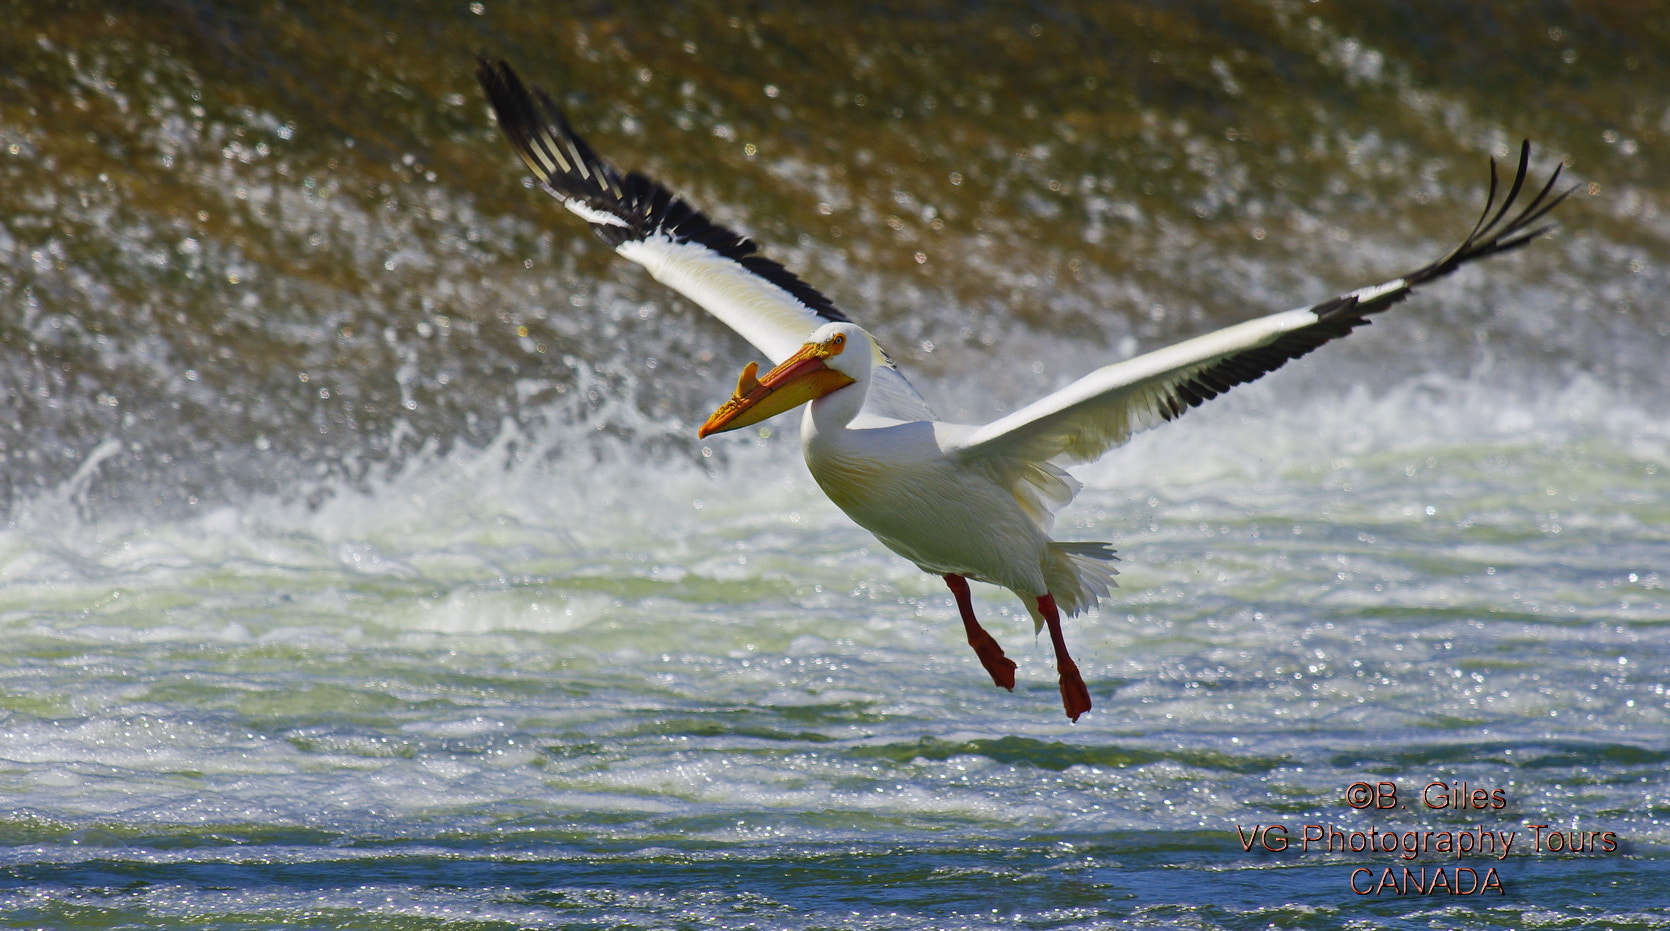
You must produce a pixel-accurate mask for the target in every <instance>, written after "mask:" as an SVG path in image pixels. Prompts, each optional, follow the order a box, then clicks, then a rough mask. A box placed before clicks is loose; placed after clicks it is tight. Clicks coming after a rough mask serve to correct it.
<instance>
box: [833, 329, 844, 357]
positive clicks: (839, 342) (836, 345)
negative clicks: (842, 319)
mask: <svg viewBox="0 0 1670 931" xmlns="http://www.w3.org/2000/svg"><path fill="white" fill-rule="evenodd" d="M845 348H847V334H845V333H836V334H835V338H834V339H832V340H830V341H829V349H830V354H831V355H839V354H840V352H841V350H843V349H845Z"/></svg>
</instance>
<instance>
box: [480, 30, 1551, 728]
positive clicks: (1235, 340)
mask: <svg viewBox="0 0 1670 931" xmlns="http://www.w3.org/2000/svg"><path fill="white" fill-rule="evenodd" d="M478 77H479V78H480V80H481V85H482V87H483V88H484V89H485V90H486V92H487V98H488V100H489V102H490V103H491V104H492V107H493V111H494V112H495V113H496V114H497V116H498V119H499V125H500V127H501V128H502V129H503V130H504V133H505V135H506V136H507V137H508V138H509V139H510V141H511V144H512V145H513V146H514V147H515V149H516V152H517V154H518V155H520V156H521V158H522V161H523V163H524V164H526V165H527V167H528V169H529V170H530V171H532V172H533V174H534V177H535V178H537V179H538V180H539V182H540V184H541V185H543V186H544V188H545V189H546V190H547V191H548V192H550V194H551V195H552V196H554V197H556V199H557V200H558V201H559V202H561V203H562V204H563V206H565V207H567V208H568V209H569V210H570V211H572V212H573V213H575V214H576V215H578V216H579V217H580V218H581V219H583V220H585V221H586V222H587V223H589V224H591V227H592V229H593V230H594V231H595V232H596V233H597V234H598V235H599V236H600V237H602V239H603V240H604V241H605V242H607V243H609V244H610V245H611V246H613V247H614V249H615V251H616V252H618V253H620V254H621V255H623V256H625V257H626V258H629V259H631V260H633V261H634V262H637V263H639V264H641V265H643V266H644V267H645V268H646V269H648V271H649V273H650V274H651V275H652V276H654V277H655V278H656V279H657V280H659V281H661V282H663V283H665V284H667V285H668V286H670V287H672V288H674V289H675V290H677V291H679V292H680V293H682V294H684V295H685V296H686V297H688V298H690V299H691V300H693V301H695V302H696V303H697V304H698V305H700V306H701V307H702V308H703V309H704V310H706V311H707V312H708V313H711V314H712V315H714V316H715V317H717V318H719V320H720V321H722V322H724V323H725V324H726V325H728V326H730V327H731V328H732V329H734V330H736V331H737V332H738V333H739V334H741V335H742V336H743V337H744V338H745V339H747V340H748V341H749V342H750V343H752V344H753V345H754V346H755V347H756V348H757V349H759V350H760V352H762V353H764V354H765V356H766V358H768V359H769V360H770V361H771V363H772V365H773V368H772V369H771V370H770V371H768V372H766V373H765V374H764V375H760V374H759V372H758V366H757V365H756V364H755V363H752V362H750V363H749V364H748V366H747V367H746V368H745V369H744V370H743V372H742V375H741V377H740V378H739V379H738V382H737V386H736V391H735V392H734V393H733V395H732V396H731V398H730V400H728V401H726V402H725V404H724V405H722V406H721V407H720V408H719V409H718V410H716V411H715V412H714V414H713V416H712V417H710V418H708V421H707V423H705V424H704V425H703V426H702V428H701V431H700V433H701V435H702V436H704V437H705V436H708V435H709V434H712V433H719V432H723V431H726V430H734V429H737V428H739V427H743V426H747V425H749V424H752V423H757V422H759V421H761V420H764V419H766V418H767V417H772V416H775V415H777V414H780V413H783V412H785V411H788V410H790V409H792V408H794V407H797V406H801V405H805V406H806V412H805V414H804V421H803V422H804V426H803V429H802V431H801V443H802V446H803V449H804V452H805V456H806V465H807V467H808V468H809V469H810V471H811V473H812V477H813V478H814V479H816V481H817V483H818V485H819V487H821V488H822V489H823V490H824V492H825V493H826V494H827V495H828V496H829V497H830V499H831V500H832V501H834V502H835V504H836V505H837V506H839V507H840V508H841V510H843V511H845V512H846V513H847V515H848V516H850V517H851V518H852V519H853V520H854V521H856V522H857V523H858V524H859V525H860V526H862V527H864V528H865V529H867V530H869V531H870V532H871V533H874V534H875V535H876V537H877V538H878V539H880V540H881V542H882V543H884V544H886V545H887V546H888V548H890V549H892V550H893V551H894V552H896V553H898V554H900V555H901V556H904V557H905V558H906V559H909V560H910V561H912V562H913V563H915V564H916V565H917V566H918V567H920V568H921V569H922V570H923V571H925V572H930V573H934V574H937V575H940V576H942V577H944V579H945V582H946V584H947V585H948V586H949V587H950V589H951V592H952V595H953V596H954V597H955V599H956V601H957V608H958V612H959V613H960V614H961V616H962V620H963V626H964V630H965V632H966V633H967V636H968V641H969V644H970V645H971V646H972V647H973V648H974V651H975V654H976V655H977V656H978V657H979V659H980V662H981V664H982V665H983V666H984V667H985V669H986V671H987V672H988V673H989V674H990V675H991V677H992V680H993V681H994V682H996V683H997V684H998V685H1000V686H1002V687H1004V688H1008V689H1013V688H1014V685H1015V664H1014V662H1013V661H1011V660H1010V659H1009V658H1008V657H1007V656H1005V655H1004V652H1003V649H1002V648H1001V647H1000V646H999V645H998V643H997V641H996V640H995V639H994V638H993V637H992V636H991V634H990V633H988V632H987V631H986V630H985V628H983V627H982V626H981V625H980V622H979V621H978V620H976V618H975V616H974V608H973V602H972V599H971V596H970V593H969V587H968V580H969V579H974V580H976V581H981V582H989V583H992V584H996V585H1001V586H1003V587H1005V588H1008V589H1009V590H1011V591H1013V592H1014V593H1015V594H1016V595H1017V596H1019V597H1020V599H1021V601H1022V603H1023V604H1025V605H1026V607H1027V610H1028V612H1029V613H1030V614H1031V615H1032V617H1033V620H1034V622H1035V625H1036V628H1037V629H1043V628H1046V627H1047V628H1048V630H1049V636H1050V643H1051V645H1052V647H1053V648H1054V651H1055V658H1056V668H1057V673H1058V679H1059V684H1060V689H1061V699H1062V706H1063V708H1064V709H1065V711H1066V713H1067V716H1068V717H1069V718H1072V719H1073V720H1075V721H1076V720H1078V718H1079V716H1080V715H1082V714H1083V713H1084V712H1086V711H1088V710H1090V706H1091V700H1090V692H1089V689H1088V688H1087V687H1086V686H1085V683H1084V679H1083V676H1082V675H1080V673H1079V670H1078V667H1077V665H1076V664H1075V663H1074V662H1073V660H1072V657H1071V656H1070V655H1069V653H1068V650H1067V643H1066V639H1065V635H1064V633H1063V631H1062V625H1061V619H1062V617H1063V616H1067V617H1071V616H1074V615H1077V614H1079V613H1080V612H1082V611H1084V610H1086V609H1087V608H1090V607H1092V606H1094V605H1095V604H1096V602H1097V601H1098V600H1099V599H1101V598H1102V597H1104V596H1106V595H1107V594H1108V592H1109V591H1110V590H1111V589H1112V588H1113V586H1114V576H1115V575H1117V570H1116V569H1115V568H1114V567H1113V561H1114V558H1115V557H1114V554H1113V550H1112V549H1111V548H1110V547H1109V546H1108V545H1107V544H1105V543H1083V542H1062V541H1057V540H1053V539H1051V538H1050V530H1051V526H1052V524H1053V522H1054V516H1055V512H1056V510H1057V509H1059V508H1060V507H1062V506H1063V505H1065V504H1066V503H1067V502H1068V501H1070V500H1072V498H1073V496H1074V494H1076V493H1077V491H1078V489H1079V485H1078V483H1077V482H1076V481H1074V480H1073V479H1072V477H1071V476H1069V475H1068V474H1067V473H1066V472H1065V471H1063V470H1062V466H1063V465H1066V464H1071V463H1074V462H1084V461H1087V460H1091V459H1094V458H1096V457H1098V456H1100V455H1102V454H1103V453H1106V452H1107V451H1108V450H1110V449H1112V448H1114V447H1115V446H1118V445H1120V444H1121V443H1124V442H1125V441H1126V440H1128V439H1129V438H1130V437H1131V435H1132V434H1133V433H1136V432H1137V431H1140V430H1144V429H1147V428H1149V427H1152V426H1155V425H1157V424H1159V423H1161V422H1164V421H1166V420H1172V419H1174V418H1176V417H1178V416H1180V415H1182V413H1183V412H1184V411H1187V410H1188V409H1189V408H1191V407H1195V406H1197V405H1199V404H1202V403H1204V402H1205V401H1207V400H1210V399H1211V398H1214V397H1217V396H1218V395H1220V394H1222V393H1223V392H1225V391H1228V390H1229V389H1230V388H1233V387H1234V386H1236V385H1240V384H1244V383H1246V382H1249V381H1252V380H1254V379H1256V378H1258V377H1260V376H1262V375H1264V374H1265V373H1267V372H1270V371H1273V370H1274V369H1276V368H1278V367H1280V366H1281V365H1282V364H1284V363H1286V362H1287V361H1288V360H1290V359H1296V358H1298V357H1300V356H1302V355H1305V354H1306V353H1308V352H1310V351H1311V350H1313V349H1315V348H1317V347H1318V346H1321V345H1322V344H1323V343H1326V342H1329V341H1331V340H1335V339H1338V338H1340V337H1342V336H1344V335H1346V334H1347V333H1350V332H1351V331H1352V330H1353V329H1355V328H1357V327H1359V326H1363V325H1365V324H1367V323H1368V322H1369V317H1370V316H1371V315H1373V314H1377V313H1380V312H1381V311H1384V310H1386V309H1387V308H1389V307H1391V306H1392V305H1393V304H1396V303H1397V302H1399V301H1401V300H1403V299H1404V298H1405V297H1407V296H1408V295H1409V293H1410V291H1411V290H1412V289H1413V288H1415V287H1416V286H1418V285H1421V284H1423V283H1425V282H1428V281H1432V280H1433V279H1435V278H1439V277H1442V276H1444V275H1447V274H1449V273H1450V272H1453V271H1455V270H1456V269H1457V268H1460V267H1461V266H1462V265H1465V264H1467V263H1469V262H1471V261H1473V260H1475V259H1480V258H1484V257H1485V256H1489V255H1495V254H1498V253H1501V252H1507V251H1509V250H1512V249H1517V248H1519V247H1521V246H1524V245H1525V244H1527V243H1529V242H1531V241H1532V240H1533V239H1535V238H1537V237H1538V236H1540V235H1541V234H1542V233H1543V232H1544V231H1546V230H1547V228H1548V227H1547V226H1544V225H1539V224H1540V221H1541V220H1542V219H1543V217H1544V216H1545V215H1546V214H1547V213H1548V212H1549V211H1550V210H1552V209H1553V208H1554V207H1555V206H1556V205H1557V204H1559V203H1560V201H1561V200H1563V199H1564V198H1565V197H1566V195H1567V194H1569V193H1570V191H1569V190H1568V191H1564V192H1558V193H1556V192H1555V190H1554V188H1555V184H1556V182H1557V181H1558V179H1559V176H1560V168H1559V167H1556V168H1555V169H1554V171H1553V172H1552V173H1551V174H1550V176H1549V178H1548V180H1547V181H1546V182H1545V183H1544V184H1543V185H1542V186H1541V188H1540V189H1539V190H1538V191H1537V192H1536V194H1535V195H1534V196H1531V197H1530V198H1529V200H1528V202H1525V203H1523V204H1521V195H1522V194H1523V193H1524V192H1525V182H1526V180H1527V178H1528V176H1529V170H1530V154H1531V148H1530V143H1529V142H1527V143H1525V144H1524V145H1523V146H1521V148H1520V152H1519V164H1518V168H1517V170H1516V171H1515V173H1514V176H1513V180H1512V183H1511V184H1510V186H1509V188H1508V190H1507V192H1506V194H1504V195H1502V197H1501V199H1500V202H1498V199H1497V195H1498V193H1499V188H1498V179H1497V173H1496V163H1495V161H1494V160H1492V161H1491V166H1490V190H1489V193H1488V195H1487V197H1486V200H1485V207H1484V211H1483V213H1482V214H1481V215H1480V217H1479V220H1478V222H1477V223H1475V224H1474V226H1473V229H1472V231H1471V232H1470V233H1468V235H1467V236H1466V238H1464V239H1463V240H1462V241H1461V243H1460V244H1459V245H1458V246H1456V247H1455V248H1454V249H1453V250H1451V251H1450V252H1449V253H1448V254H1447V255H1445V256H1444V257H1442V258H1440V259H1438V260H1437V261H1435V262H1432V263H1431V264H1429V265H1426V266H1424V267H1422V268H1420V269H1417V270H1415V271H1413V272H1410V273H1408V274H1406V275H1403V276H1401V277H1399V278H1394V279H1392V280H1390V281H1387V282H1384V283H1381V284H1377V285H1373V286H1370V287H1366V288H1359V289H1357V290H1355V291H1352V292H1350V293H1347V294H1343V295H1340V296H1338V297H1335V298H1331V299H1329V300H1326V301H1323V302H1321V303H1319V304H1316V305H1314V306H1312V307H1307V308H1302V309H1299V310H1289V311H1285V312H1282V313H1276V314H1270V315H1268V316H1265V317H1259V318H1256V319H1253V320H1249V321H1247V322H1245V323H1241V324H1237V325H1235V326H1231V327H1226V328H1224V329H1221V330H1218V331H1216V332H1213V333H1208V334H1205V335H1203V336H1198V337H1195V338H1193V339H1189V340H1185V341H1183V342H1181V343H1177V344H1175V345H1172V346H1168V347H1166V348H1164V349H1159V350H1156V351H1154V352H1150V353H1146V354H1144V355H1140V356H1137V357H1136V358H1133V359H1127V360H1126V361H1123V362H1118V363H1115V364H1113V365H1108V366H1105V367H1103V368H1100V369H1097V370H1095V371H1093V372H1091V373H1089V374H1088V375H1085V376H1084V377H1083V378H1080V379H1079V380H1077V381H1075V382H1073V383H1072V384H1070V385H1068V386H1066V387H1065V388H1062V389H1061V390H1059V391H1056V392H1054V393H1052V394H1050V395H1049V396H1047V397H1045V398H1041V399H1040V400H1038V401H1035V402H1033V403H1032V404H1029V405H1027V406H1025V407H1023V408H1021V409H1020V410H1017V411H1015V412H1014V413H1012V414H1009V415H1008V416H1005V417H1002V418H999V419H998V420H995V421H992V422H991V423H988V424H984V425H967V424H952V423H946V422H943V421H940V420H938V419H936V418H935V416H934V413H933V411H932V410H931V409H929V407H928V405H927V404H926V403H925V402H924V401H923V400H922V397H921V395H919V394H917V392H916V389H914V388H913V387H911V385H910V383H909V382H908V381H906V380H905V378H904V376H903V375H902V374H901V373H900V372H899V370H898V369H897V367H895V366H894V365H893V362H892V360H891V359H889V358H888V356H887V354H886V353H885V352H884V351H882V349H881V347H880V345H879V344H878V343H877V342H876V341H875V339H874V338H873V337H871V336H870V334H869V333H868V332H866V331H865V330H864V329H863V328H861V327H859V326H858V325H857V324H854V323H852V322H851V321H850V320H848V318H847V317H846V316H845V315H844V314H842V313H841V312H840V311H838V310H836V309H835V306H834V305H833V304H832V303H831V302H830V300H829V299H828V298H827V297H825V296H824V295H823V294H821V293H819V292H818V291H817V290H816V289H814V288H812V287H811V286H810V285H808V284H806V283H805V282H804V281H801V280H800V279H799V278H798V277H796V276H795V275H794V274H793V273H792V272H790V271H789V270H787V269H785V268H784V267H783V266H782V265H779V264H778V263H776V262H774V261H772V260H771V259H768V258H766V257H764V256H762V255H760V254H759V251H758V248H757V247H756V246H755V245H754V243H753V242H751V241H750V240H748V239H746V238H744V237H742V236H739V235H737V234H736V233H733V232H731V231H730V230H728V229H726V228H725V227H723V226H720V225H718V224H716V223H714V222H713V221H712V220H710V219H708V218H707V217H706V216H705V215H704V214H702V213H701V212H700V211H698V210H696V209H694V208H693V207H691V206H690V205H689V204H687V203H685V202H684V201H683V200H682V199H680V198H678V197H676V196H674V195H673V194H672V193H671V192H669V191H668V190H667V189H666V188H664V187H662V186H661V185H659V184H657V183H656V182H654V181H652V180H650V179H649V178H646V177H644V176H643V175H640V174H638V173H636V172H633V173H630V174H627V175H624V176H623V175H621V174H620V173H619V172H617V171H616V170H615V169H614V168H613V167H612V166H611V165H609V163H607V162H605V161H603V160H602V159H600V158H598V157H597V155H596V154H594V153H593V152H592V150H591V147H590V146H588V145H587V144H586V142H585V140H584V139H582V138H581V137H580V136H579V135H578V134H577V133H575V132H574V130H573V128H572V127H571V126H570V125H569V123H568V120H567V118H566V117H565V116H564V115H563V112H562V110H561V108H560V107H558V106H557V105H556V103H555V102H554V101H552V100H551V98H550V97H549V96H547V95H546V94H545V93H543V92H542V91H540V90H538V89H534V90H532V91H530V90H529V89H528V88H527V87H525V86H524V85H523V84H522V82H521V80H520V79H519V78H518V77H517V76H516V73H515V72H514V71H513V70H511V68H510V66H509V65H508V64H506V63H504V62H502V61H501V62H498V63H496V64H494V63H489V62H486V61H483V62H481V66H480V69H479V71H478Z"/></svg>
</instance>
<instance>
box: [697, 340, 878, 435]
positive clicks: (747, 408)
mask: <svg viewBox="0 0 1670 931" xmlns="http://www.w3.org/2000/svg"><path fill="white" fill-rule="evenodd" d="M869 369H870V337H869V335H868V334H867V333H865V332H864V330H863V328H861V327H859V326H856V325H854V324H851V323H826V324H824V325H823V326H821V327H819V328H818V329H817V331H816V332H814V333H813V334H812V338H811V339H809V340H807V341H806V344H805V345H803V346H801V347H800V349H799V350H798V351H796V352H795V354H794V355H792V356H789V357H788V358H787V359H784V360H783V361H782V363H781V364H779V365H778V366H777V367H776V368H774V369H772V370H771V371H769V372H766V373H765V375H764V376H760V377H756V375H757V374H758V372H759V370H760V367H759V365H758V364H757V363H754V362H750V363H748V366H747V367H746V368H744V369H743V370H742V375H741V377H739V378H738V379H737V381H736V392H735V393H734V394H732V395H731V399H730V400H729V401H726V402H725V403H724V404H722V405H720V407H719V409H718V410H716V411H714V412H713V416H712V417H709V418H708V419H707V423H704V424H702V429H701V430H700V431H698V434H697V435H698V436H702V437H706V436H708V435H709V434H713V433H724V432H725V431H726V430H735V429H737V428H739V427H746V426H748V425H750V424H756V423H759V422H760V421H762V420H765V419H766V418H768V417H775V416H777V415H778V414H781V413H783V412H784V411H787V410H792V409H793V408H796V407H799V406H800V405H802V404H805V403H807V402H808V401H815V400H817V399H818V398H821V397H823V396H824V395H826V394H829V393H830V392H833V391H839V390H841V389H842V388H845V387H847V386H848V385H852V384H855V383H857V382H859V381H861V380H863V379H864V377H865V376H866V375H868V374H869Z"/></svg>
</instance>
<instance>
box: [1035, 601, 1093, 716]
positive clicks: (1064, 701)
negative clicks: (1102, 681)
mask: <svg viewBox="0 0 1670 931" xmlns="http://www.w3.org/2000/svg"><path fill="white" fill-rule="evenodd" d="M1038 613H1039V614H1042V615H1043V616H1044V623H1045V624H1048V625H1049V628H1050V645H1052V646H1054V647H1055V670H1056V672H1057V673H1059V674H1060V676H1061V707H1063V708H1065V709H1066V710H1067V717H1069V718H1072V719H1073V721H1074V722H1075V723H1076V722H1077V721H1078V719H1079V715H1081V714H1084V713H1085V712H1086V711H1089V710H1090V690H1089V689H1087V688H1085V687H1084V677H1083V676H1081V675H1079V666H1078V664H1077V663H1075V662H1073V658H1072V657H1071V656H1068V655H1067V638H1066V637H1064V636H1062V634H1061V612H1060V611H1058V610H1057V609H1056V607H1055V596H1054V595H1048V594H1046V595H1039V596H1038Z"/></svg>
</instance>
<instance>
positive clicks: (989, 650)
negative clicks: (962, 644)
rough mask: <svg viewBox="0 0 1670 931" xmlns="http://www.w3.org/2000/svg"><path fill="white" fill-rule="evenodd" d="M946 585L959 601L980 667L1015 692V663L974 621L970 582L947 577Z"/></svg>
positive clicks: (999, 683) (1000, 684) (977, 622)
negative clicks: (984, 668) (969, 589)
mask: <svg viewBox="0 0 1670 931" xmlns="http://www.w3.org/2000/svg"><path fill="white" fill-rule="evenodd" d="M945 584H946V585H949V586H951V594H952V595H953V596H954V597H955V598H956V599H957V610H958V611H959V612H961V613H962V616H963V630H965V631H967V632H968V645H969V646H971V647H973V648H974V655H975V656H978V657H980V665H982V666H984V667H986V671H987V672H989V673H991V676H992V681H993V682H996V683H997V684H998V685H999V686H1001V687H1003V688H1006V689H1008V690H1009V691H1011V692H1013V691H1014V690H1015V661H1014V660H1012V659H1010V658H1009V657H1007V656H1004V655H1003V648H1002V647H1000V646H998V645H997V641H996V640H995V639H993V637H992V635H991V634H988V633H986V628H984V627H981V626H980V622H979V621H977V620H975V619H974V599H973V598H971V597H970V596H969V594H968V580H967V579H965V578H963V577H962V576H960V575H947V576H946V577H945Z"/></svg>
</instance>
